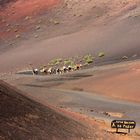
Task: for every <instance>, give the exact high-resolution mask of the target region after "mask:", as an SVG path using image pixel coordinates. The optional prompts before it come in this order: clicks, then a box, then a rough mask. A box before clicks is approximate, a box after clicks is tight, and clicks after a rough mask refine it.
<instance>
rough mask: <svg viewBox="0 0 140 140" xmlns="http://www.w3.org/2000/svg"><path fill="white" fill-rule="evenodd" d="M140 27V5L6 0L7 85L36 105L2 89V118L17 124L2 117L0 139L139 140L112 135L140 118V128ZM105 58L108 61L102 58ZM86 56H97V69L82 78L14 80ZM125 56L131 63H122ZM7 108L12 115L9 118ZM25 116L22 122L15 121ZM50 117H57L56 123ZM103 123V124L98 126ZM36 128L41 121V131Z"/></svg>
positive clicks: (0, 15) (3, 54) (1, 35)
mask: <svg viewBox="0 0 140 140" xmlns="http://www.w3.org/2000/svg"><path fill="white" fill-rule="evenodd" d="M139 23H140V1H139V0H106V1H104V0H100V1H99V0H71V1H70V0H48V1H47V2H46V1H45V0H34V1H31V0H6V1H4V0H0V76H1V77H0V79H3V80H5V81H7V82H8V83H10V84H12V85H14V86H15V87H17V88H19V89H20V90H23V91H25V93H23V92H21V93H22V94H24V96H25V95H26V96H28V98H31V99H26V98H25V97H23V96H20V94H19V93H18V92H16V94H15V93H14V92H15V90H13V88H12V89H11V88H9V85H8V87H7V85H6V84H5V83H3V82H1V83H2V84H1V86H0V87H1V88H2V89H3V88H4V91H1V89H0V92H1V94H0V100H1V103H0V109H2V113H1V114H2V115H6V114H7V113H9V114H11V115H12V116H13V117H12V116H11V119H12V122H13V123H14V124H13V123H11V119H9V118H8V116H9V115H7V116H5V117H3V116H2V117H0V122H1V124H2V125H0V127H2V128H0V136H1V137H0V138H1V139H11V137H13V138H14V137H15V136H17V137H19V138H20V139H21V138H22V136H23V135H24V136H27V137H29V138H30V139H33V138H32V136H33V135H34V134H36V135H37V139H39V137H40V136H43V137H42V139H45V138H46V137H48V138H49V139H52V140H53V139H55V138H54V137H53V135H54V136H55V137H56V139H59V137H60V139H69V138H70V137H72V135H73V137H72V140H73V139H76V140H77V139H81V137H83V138H84V139H88V134H89V133H88V132H92V131H93V133H94V134H95V135H96V134H97V135H96V136H95V135H94V134H91V133H90V134H89V135H90V139H95V138H104V139H106V137H108V138H109V139H111V140H112V139H113V140H114V139H115V138H116V139H126V140H127V139H134V140H135V139H140V138H139V129H138V128H137V130H136V131H135V130H134V131H133V132H132V133H131V134H130V135H125V136H121V135H116V134H112V130H111V131H110V121H111V120H112V119H119V118H124V119H125V118H127V119H136V120H137V123H138V125H139V123H140V122H139V116H140V114H139V112H140V108H139V105H140V99H139V97H140V95H139V91H140V88H139V87H140V86H139V83H140V62H139V58H140V47H139V45H140V39H139V36H140V24H139ZM99 52H104V53H105V56H104V57H103V58H99V57H98V53H99ZM87 53H90V54H92V55H93V56H94V57H95V61H94V63H93V65H92V66H91V67H90V68H89V69H85V70H81V71H79V72H76V73H68V74H65V75H60V76H58V75H54V76H45V77H42V76H37V77H33V76H31V75H17V74H15V73H16V72H18V71H21V70H26V69H30V68H29V64H32V65H33V66H34V67H36V66H37V67H38V66H40V65H44V64H45V65H46V64H47V63H48V62H49V61H50V60H51V59H53V58H67V57H74V56H81V55H85V54H87ZM124 56H126V57H127V59H125V60H124V59H122V57H124ZM127 60H129V61H130V62H127ZM118 62H122V63H118ZM117 63H118V64H117ZM105 64H110V65H105ZM5 88H6V90H5ZM16 97H17V98H16ZM19 100H20V101H22V102H23V105H24V107H25V112H20V110H22V111H23V110H24V109H23V106H22V105H21V106H19V108H17V109H16V107H17V104H18V105H19ZM32 100H36V101H37V102H40V103H41V104H43V105H44V106H42V105H40V104H38V103H36V102H34V101H32ZM100 103H103V104H105V106H101V105H100ZM9 104H10V105H9ZM11 104H13V106H12V105H11ZM89 104H90V105H89ZM7 106H8V107H7ZM33 106H36V108H37V110H35V109H33V108H32V107H33ZM48 106H53V107H52V108H51V109H50V108H49V107H48ZM54 106H55V107H54ZM9 107H11V108H9ZM26 107H27V108H26ZM56 107H57V108H56ZM5 108H6V109H8V110H7V111H4V109H5ZM15 109H16V112H17V114H15ZM26 109H27V112H26ZM87 110H88V111H87ZM89 110H90V111H89ZM12 111H13V112H12ZM29 112H31V117H32V114H33V115H34V114H35V116H36V115H37V116H39V118H38V119H37V120H36V118H31V119H30V115H28V116H27V117H26V114H29ZM60 112H61V113H62V112H63V113H64V114H65V115H66V114H67V115H66V116H65V115H64V114H63V113H62V114H63V115H62V114H61V113H60ZM75 112H76V113H75ZM89 112H90V113H89ZM79 113H80V114H81V113H82V114H84V116H86V119H85V117H84V119H80V118H81V117H82V118H83V115H79ZM1 114H0V116H1ZM18 114H20V115H21V116H14V115H18ZM48 114H51V115H53V114H55V115H56V117H57V119H55V123H54V119H53V117H48ZM70 116H71V117H70ZM79 116H80V117H79ZM87 116H88V117H87ZM6 117H7V118H6ZM46 117H48V118H49V121H48V120H46V119H45V118H46ZM69 117H70V118H69ZM5 118H6V119H5ZM76 118H77V119H76ZM91 118H94V119H92V120H90V119H91ZM95 118H96V119H95ZM99 118H100V119H101V120H103V123H99V122H98V123H97V120H98V119H99ZM75 119H76V120H75ZM100 119H99V120H100ZM59 120H60V121H62V123H61V124H60V123H59ZM74 120H75V121H74ZM101 120H100V121H101ZM35 121H38V122H39V126H38V128H36V123H34V122H35ZM101 122H102V121H101ZM46 123H49V125H52V127H51V128H50V129H49V130H48V128H46V127H45V126H44V125H45V124H46ZM69 123H70V125H68V124H69ZM90 123H91V124H92V123H93V124H94V125H97V126H98V127H97V128H96V129H97V131H95V126H94V127H93V130H91V129H89V127H88V124H90ZM53 124H55V125H56V126H57V128H58V129H55V128H54V127H53ZM64 124H66V125H64ZM89 126H90V125H89ZM31 127H32V130H31V129H30V128H31ZM3 128H4V129H3ZM13 128H15V129H16V130H17V131H16V132H14V131H13ZM61 130H62V131H61ZM73 130H77V131H73ZM106 130H109V132H106ZM9 131H11V133H9ZM52 131H53V132H54V133H52ZM36 132H38V133H36ZM46 132H48V133H46ZM63 132H64V133H63ZM100 132H101V133H100ZM15 133H16V135H15ZM58 135H59V136H58ZM83 135H84V136H83ZM97 136H98V137H97Z"/></svg>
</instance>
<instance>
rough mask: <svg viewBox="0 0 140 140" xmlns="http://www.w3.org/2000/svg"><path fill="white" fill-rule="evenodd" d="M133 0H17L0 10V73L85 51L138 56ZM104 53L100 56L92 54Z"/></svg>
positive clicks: (111, 58)
mask: <svg viewBox="0 0 140 140" xmlns="http://www.w3.org/2000/svg"><path fill="white" fill-rule="evenodd" d="M139 7H140V1H139V0H106V1H104V0H100V1H99V0H71V1H70V0H47V1H46V0H34V1H32V0H17V1H13V2H9V3H7V4H4V5H2V6H1V8H0V29H1V30H0V52H1V55H0V65H3V67H1V68H0V70H1V72H6V71H12V70H13V71H14V70H15V69H22V68H25V67H27V66H29V63H32V64H33V65H35V66H39V65H42V64H47V63H48V62H49V60H50V59H53V58H66V57H73V56H78V55H84V54H87V53H91V54H92V55H93V56H94V57H95V58H96V59H95V64H97V65H98V64H106V63H114V62H120V61H121V60H122V57H123V56H126V57H125V58H128V60H132V59H137V58H139V56H140V54H139V52H140V51H139V49H140V47H139V44H140V40H139V36H140V28H139V27H140V24H139V22H140V16H139V15H140V8H139ZM99 52H104V53H105V57H104V58H102V59H100V58H98V53H99Z"/></svg>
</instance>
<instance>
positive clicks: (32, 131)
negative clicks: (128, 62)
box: [0, 81, 89, 140]
mask: <svg viewBox="0 0 140 140" xmlns="http://www.w3.org/2000/svg"><path fill="white" fill-rule="evenodd" d="M87 130H89V129H88V128H87V127H86V126H84V125H81V124H80V123H78V122H76V121H74V120H71V119H69V118H67V117H65V116H63V115H61V114H59V113H56V112H55V111H53V110H52V109H50V108H49V107H46V106H43V105H41V104H39V103H37V102H34V101H32V100H30V99H28V98H26V97H24V96H23V95H21V94H20V91H18V90H16V89H14V88H13V87H11V86H10V85H7V84H6V83H4V82H2V81H0V140H1V139H2V140H29V139H30V140H73V139H76V140H79V139H81V137H83V138H84V139H86V138H87V137H88V135H89V131H88V133H87Z"/></svg>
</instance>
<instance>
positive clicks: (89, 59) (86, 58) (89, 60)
mask: <svg viewBox="0 0 140 140" xmlns="http://www.w3.org/2000/svg"><path fill="white" fill-rule="evenodd" d="M93 60H94V57H93V56H92V55H90V54H88V55H85V56H84V58H83V61H84V62H85V63H86V64H90V63H92V62H93Z"/></svg>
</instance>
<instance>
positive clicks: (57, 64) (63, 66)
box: [30, 52, 105, 75]
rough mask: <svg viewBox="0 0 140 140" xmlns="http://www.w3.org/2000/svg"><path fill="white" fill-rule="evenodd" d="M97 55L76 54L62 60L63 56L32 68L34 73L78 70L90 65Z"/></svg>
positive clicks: (47, 73)
mask: <svg viewBox="0 0 140 140" xmlns="http://www.w3.org/2000/svg"><path fill="white" fill-rule="evenodd" d="M104 55H105V54H104V52H100V53H99V54H98V57H104ZM94 59H95V57H93V56H92V55H91V54H87V55H85V56H76V57H73V58H69V59H64V60H62V59H61V58H57V59H53V60H51V61H50V62H49V63H48V66H42V67H40V68H34V67H32V65H31V64H30V67H31V68H32V73H33V75H51V74H63V73H67V72H72V71H77V70H80V69H81V68H83V67H85V66H87V65H90V64H91V63H93V62H94Z"/></svg>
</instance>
